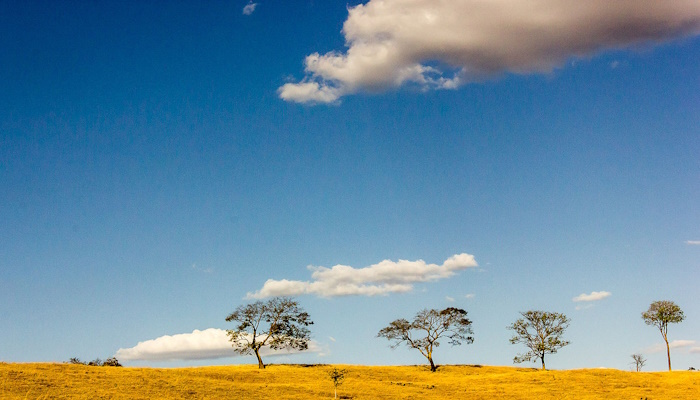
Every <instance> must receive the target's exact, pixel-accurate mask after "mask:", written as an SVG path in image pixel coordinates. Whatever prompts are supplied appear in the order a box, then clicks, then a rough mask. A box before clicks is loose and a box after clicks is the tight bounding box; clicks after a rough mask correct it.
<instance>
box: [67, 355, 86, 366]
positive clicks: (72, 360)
mask: <svg viewBox="0 0 700 400" xmlns="http://www.w3.org/2000/svg"><path fill="white" fill-rule="evenodd" d="M66 362H67V363H68V364H77V365H85V362H83V361H81V360H80V359H79V358H78V357H71V358H70V359H69V360H68V361H66Z"/></svg>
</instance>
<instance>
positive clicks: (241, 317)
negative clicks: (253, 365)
mask: <svg viewBox="0 0 700 400" xmlns="http://www.w3.org/2000/svg"><path fill="white" fill-rule="evenodd" d="M226 321H228V322H232V321H233V322H236V323H238V326H236V328H235V329H228V330H226V334H227V335H228V336H229V340H230V341H231V342H232V346H233V349H234V350H235V351H236V352H237V353H239V354H242V355H248V354H253V353H254V354H255V356H256V357H257V358H258V367H259V368H260V369H263V368H265V364H263V361H262V358H261V357H260V349H262V348H263V347H265V346H268V347H269V348H271V349H273V350H280V349H296V350H300V351H303V350H306V349H308V348H309V340H310V336H309V335H310V332H309V329H308V328H306V327H307V326H309V325H312V324H313V322H312V321H311V319H310V317H309V314H308V313H306V312H305V311H304V310H303V309H302V308H301V307H300V306H299V304H298V303H297V302H296V301H294V300H292V299H290V298H288V297H275V298H272V299H270V300H269V301H267V302H262V301H256V302H255V303H252V304H246V305H242V306H239V307H238V308H236V310H235V311H234V312H232V313H231V314H229V316H228V317H226Z"/></svg>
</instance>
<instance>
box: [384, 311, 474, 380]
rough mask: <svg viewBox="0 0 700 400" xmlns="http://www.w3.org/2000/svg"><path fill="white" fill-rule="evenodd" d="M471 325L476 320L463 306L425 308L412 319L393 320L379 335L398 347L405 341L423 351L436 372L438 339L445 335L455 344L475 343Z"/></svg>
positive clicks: (409, 345)
mask: <svg viewBox="0 0 700 400" xmlns="http://www.w3.org/2000/svg"><path fill="white" fill-rule="evenodd" d="M471 325H472V321H470V320H468V319H467V312H466V311H464V310H462V309H460V308H454V307H448V308H446V309H444V310H442V311H438V310H435V309H432V310H422V311H419V312H418V313H417V314H416V316H415V318H414V319H413V321H412V322H408V321H407V320H405V319H403V318H402V319H397V320H396V321H393V322H392V323H390V324H389V326H387V327H386V328H384V329H382V330H380V331H379V333H378V334H377V337H384V338H387V339H388V340H389V341H392V342H394V343H393V344H392V345H391V347H392V348H394V349H395V348H397V347H399V346H400V345H401V344H402V343H405V344H406V345H407V346H408V347H410V348H413V349H416V350H418V351H420V353H421V354H422V355H423V356H424V357H425V358H427V359H428V361H429V362H430V371H432V372H435V370H437V367H436V366H435V363H434V362H433V350H434V348H435V347H438V346H440V342H439V341H438V339H441V338H442V337H445V338H447V339H449V342H448V343H449V344H451V345H453V346H457V345H461V344H462V342H465V343H467V344H471V343H473V342H474V338H473V337H472V336H471V335H473V334H474V332H472V328H471ZM423 335H424V336H423Z"/></svg>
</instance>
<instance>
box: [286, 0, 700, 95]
mask: <svg viewBox="0 0 700 400" xmlns="http://www.w3.org/2000/svg"><path fill="white" fill-rule="evenodd" d="M342 33H343V35H344V36H345V41H346V46H347V50H346V51H345V52H344V53H343V52H338V51H331V52H329V53H326V54H319V53H313V54H311V55H309V56H307V57H306V59H305V61H304V64H305V72H306V77H305V78H304V79H303V80H302V81H300V82H298V83H287V84H285V85H284V86H282V87H280V89H279V95H280V97H281V98H282V99H284V100H287V101H295V102H300V103H305V102H312V103H331V102H334V101H336V100H338V99H339V98H340V97H342V96H344V95H346V94H350V93H353V92H356V91H358V90H362V89H370V90H377V89H383V88H387V87H392V86H393V87H398V86H400V85H404V84H407V83H414V84H417V85H420V86H421V87H423V88H435V89H440V88H443V89H450V88H455V87H457V86H459V85H460V84H462V83H464V82H468V81H470V80H474V79H479V78H482V77H488V76H492V75H494V74H498V73H503V72H514V73H532V72H546V71H550V70H552V69H553V68H554V67H556V66H559V65H561V64H563V63H564V62H565V61H566V60H567V59H569V58H571V57H586V56H590V55H592V54H595V53H596V52H599V51H601V50H604V49H612V48H622V47H626V46H630V45H634V44H638V43H643V42H655V41H663V40H669V39H673V38H677V37H682V36H688V35H695V34H698V33H700V1H698V0H668V1H660V0H614V1H611V0H585V1H581V0H489V1H484V0H370V1H368V2H367V3H366V4H361V5H358V6H356V7H351V8H349V10H348V18H347V20H346V21H345V23H344V25H343V30H342Z"/></svg>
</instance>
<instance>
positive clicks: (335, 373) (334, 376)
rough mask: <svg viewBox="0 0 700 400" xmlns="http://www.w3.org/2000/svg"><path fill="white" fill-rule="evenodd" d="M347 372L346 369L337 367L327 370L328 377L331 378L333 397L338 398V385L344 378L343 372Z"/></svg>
mask: <svg viewBox="0 0 700 400" xmlns="http://www.w3.org/2000/svg"><path fill="white" fill-rule="evenodd" d="M347 373H348V370H346V369H338V368H333V369H332V370H330V371H328V377H329V378H331V380H332V381H333V389H334V392H333V398H334V399H337V398H338V386H340V385H341V384H342V383H343V381H344V380H345V374H347Z"/></svg>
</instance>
